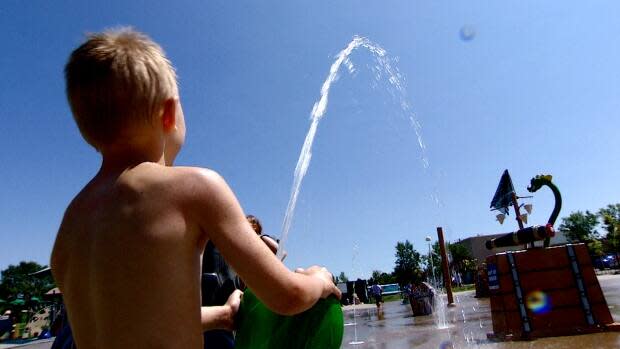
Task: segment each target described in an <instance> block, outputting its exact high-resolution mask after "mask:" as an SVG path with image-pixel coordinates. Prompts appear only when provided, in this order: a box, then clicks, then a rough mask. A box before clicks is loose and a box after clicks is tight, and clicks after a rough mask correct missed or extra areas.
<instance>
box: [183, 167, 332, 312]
mask: <svg viewBox="0 0 620 349" xmlns="http://www.w3.org/2000/svg"><path fill="white" fill-rule="evenodd" d="M192 172H193V174H192V175H190V176H188V177H189V178H186V179H185V180H184V182H185V184H190V185H189V188H191V193H190V194H189V196H190V197H191V198H192V199H191V200H190V203H189V207H188V208H187V209H188V212H190V213H191V214H193V219H194V220H195V221H196V222H198V224H199V227H200V229H201V230H202V231H203V232H204V233H205V234H207V236H208V238H209V239H210V240H212V241H213V243H214V244H215V245H216V246H217V248H218V249H219V250H220V252H221V253H222V255H224V258H225V259H226V261H227V262H228V263H229V264H230V265H231V266H232V267H233V269H234V270H235V271H236V272H237V274H239V276H240V277H241V278H242V279H243V281H244V282H245V283H246V284H247V285H248V286H249V287H250V288H251V289H252V290H253V291H254V293H255V294H256V295H257V296H258V298H259V299H260V300H261V301H263V302H264V303H265V305H266V306H267V307H269V308H270V309H271V310H273V311H274V312H276V313H279V314H283V315H291V314H297V313H300V312H302V311H304V310H307V309H309V308H310V307H312V306H313V305H314V304H315V303H316V301H317V300H318V299H319V298H325V297H327V296H329V295H330V294H335V295H336V296H338V297H340V290H339V289H338V288H337V287H336V285H334V283H333V281H332V276H331V274H330V273H329V272H328V271H327V269H325V268H320V267H311V268H308V269H306V270H303V271H300V272H297V273H294V272H291V271H290V270H288V269H287V268H286V267H285V266H284V264H282V262H280V261H279V260H278V259H277V258H276V256H275V255H274V254H273V253H272V252H271V251H270V250H269V248H267V246H266V245H265V243H264V242H263V241H262V240H261V239H260V237H259V236H258V235H256V233H255V232H254V230H253V229H252V227H251V226H250V224H249V223H248V222H247V220H246V218H245V215H244V213H243V211H242V209H241V207H240V205H239V203H238V202H237V199H236V198H235V195H234V194H233V192H232V191H231V190H230V188H229V187H228V185H227V184H226V182H225V181H224V180H223V178H221V177H220V176H219V175H218V174H217V173H215V172H213V171H209V170H204V169H193V171H192Z"/></svg>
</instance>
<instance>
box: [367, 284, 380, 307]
mask: <svg viewBox="0 0 620 349" xmlns="http://www.w3.org/2000/svg"><path fill="white" fill-rule="evenodd" d="M370 291H371V292H372V296H373V297H374V299H375V303H376V304H377V310H380V309H381V303H383V289H382V288H381V285H379V283H378V282H375V284H374V285H372V287H371V288H370Z"/></svg>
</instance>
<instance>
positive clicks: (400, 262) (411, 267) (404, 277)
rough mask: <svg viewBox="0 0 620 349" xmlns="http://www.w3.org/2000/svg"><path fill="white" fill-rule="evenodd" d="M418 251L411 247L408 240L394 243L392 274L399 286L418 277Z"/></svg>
mask: <svg viewBox="0 0 620 349" xmlns="http://www.w3.org/2000/svg"><path fill="white" fill-rule="evenodd" d="M420 260H421V258H420V253H419V252H418V251H416V250H414V249H413V244H411V242H409V240H405V242H400V241H399V242H397V243H396V265H395V266H394V276H395V278H396V282H398V283H399V284H400V285H401V286H403V285H406V284H407V283H409V282H411V281H412V280H414V279H418V278H420Z"/></svg>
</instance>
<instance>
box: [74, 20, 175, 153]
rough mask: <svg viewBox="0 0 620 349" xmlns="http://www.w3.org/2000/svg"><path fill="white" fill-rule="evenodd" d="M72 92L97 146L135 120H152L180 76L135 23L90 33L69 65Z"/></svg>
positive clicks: (85, 131)
mask: <svg viewBox="0 0 620 349" xmlns="http://www.w3.org/2000/svg"><path fill="white" fill-rule="evenodd" d="M65 79H66V83H67V97H68V99H69V104H70V105H71V110H72V112H73V117H74V118H75V121H76V122H77V125H78V127H79V129H80V132H81V133H82V136H83V137H84V139H86V141H87V142H88V143H89V144H91V145H92V146H93V147H95V148H96V149H99V148H100V147H101V146H102V145H105V144H110V143H112V142H114V141H117V140H118V138H119V136H122V131H123V130H124V128H126V127H128V126H133V125H135V124H136V122H150V121H151V120H152V118H153V116H154V115H155V114H156V113H157V112H159V109H160V108H161V106H162V103H163V102H164V101H165V100H166V99H168V98H176V97H178V87H177V78H176V74H175V71H174V68H173V67H172V65H171V63H170V61H169V60H168V59H167V58H166V56H165V54H164V51H163V50H162V48H161V47H160V46H159V45H158V44H156V43H155V42H153V41H152V40H151V39H150V38H149V37H148V36H146V35H144V34H142V33H139V32H137V31H135V30H133V29H131V28H119V29H112V30H108V31H105V32H103V33H95V34H90V35H89V36H88V39H87V40H86V42H85V43H83V44H82V45H81V46H80V47H78V48H77V49H75V51H73V52H72V53H71V56H70V57H69V62H68V63H67V65H66V67H65Z"/></svg>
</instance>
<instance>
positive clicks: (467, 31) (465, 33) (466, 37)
mask: <svg viewBox="0 0 620 349" xmlns="http://www.w3.org/2000/svg"><path fill="white" fill-rule="evenodd" d="M459 36H460V37H461V40H463V41H472V40H473V39H474V38H475V37H476V28H474V27H473V26H471V25H464V26H462V27H461V30H460V31H459Z"/></svg>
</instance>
